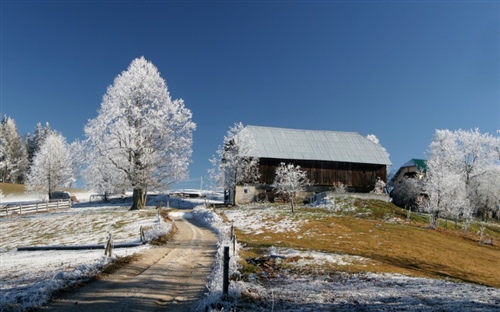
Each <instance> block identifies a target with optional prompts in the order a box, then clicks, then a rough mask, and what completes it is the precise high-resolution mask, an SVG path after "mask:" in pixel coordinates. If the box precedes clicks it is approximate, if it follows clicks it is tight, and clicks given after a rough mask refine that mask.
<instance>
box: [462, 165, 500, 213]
mask: <svg viewBox="0 0 500 312" xmlns="http://www.w3.org/2000/svg"><path fill="white" fill-rule="evenodd" d="M469 189H470V192H471V194H470V195H469V197H470V199H471V203H472V204H473V205H474V206H475V207H477V209H478V212H479V215H480V216H481V218H482V220H483V221H485V222H488V220H489V219H491V218H492V217H497V218H498V216H499V213H500V167H499V166H498V165H496V166H493V167H491V168H489V169H488V170H487V171H486V172H484V173H483V174H481V175H477V176H475V177H473V178H472V179H471V181H470V184H469Z"/></svg>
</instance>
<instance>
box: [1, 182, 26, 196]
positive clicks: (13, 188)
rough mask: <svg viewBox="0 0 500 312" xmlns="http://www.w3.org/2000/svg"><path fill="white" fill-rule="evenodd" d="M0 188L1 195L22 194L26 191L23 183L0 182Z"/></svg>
mask: <svg viewBox="0 0 500 312" xmlns="http://www.w3.org/2000/svg"><path fill="white" fill-rule="evenodd" d="M0 190H2V193H3V195H5V196H7V195H11V194H12V195H22V194H24V192H26V186H25V185H24V184H11V183H0Z"/></svg>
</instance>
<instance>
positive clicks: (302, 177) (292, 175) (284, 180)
mask: <svg viewBox="0 0 500 312" xmlns="http://www.w3.org/2000/svg"><path fill="white" fill-rule="evenodd" d="M309 184H310V183H309V179H308V178H307V172H306V171H303V170H301V169H300V166H299V165H297V166H295V165H294V164H285V163H281V164H280V166H279V167H278V168H276V176H275V177H274V182H273V184H272V185H271V186H272V187H273V188H274V189H275V190H276V193H277V194H282V195H284V196H285V197H286V198H287V199H288V200H290V204H291V205H292V213H294V208H293V207H294V203H295V198H296V196H297V194H298V193H299V192H302V191H303V190H304V189H305V187H306V186H308V185H309Z"/></svg>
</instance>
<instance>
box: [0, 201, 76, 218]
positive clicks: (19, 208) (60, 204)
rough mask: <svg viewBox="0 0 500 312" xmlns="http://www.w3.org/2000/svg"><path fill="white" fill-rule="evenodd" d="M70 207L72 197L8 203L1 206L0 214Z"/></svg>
mask: <svg viewBox="0 0 500 312" xmlns="http://www.w3.org/2000/svg"><path fill="white" fill-rule="evenodd" d="M69 208H71V199H58V200H55V201H48V202H40V203H30V204H20V205H6V206H3V207H0V216H8V215H12V214H25V213H35V212H43V211H49V210H59V209H69Z"/></svg>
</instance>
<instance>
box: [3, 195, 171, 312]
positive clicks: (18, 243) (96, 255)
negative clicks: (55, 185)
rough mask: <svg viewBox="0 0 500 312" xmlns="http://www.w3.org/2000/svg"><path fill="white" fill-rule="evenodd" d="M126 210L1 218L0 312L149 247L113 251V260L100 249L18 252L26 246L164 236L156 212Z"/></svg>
mask: <svg viewBox="0 0 500 312" xmlns="http://www.w3.org/2000/svg"><path fill="white" fill-rule="evenodd" d="M128 209H129V206H102V205H91V204H83V205H76V206H74V208H72V209H70V210H65V211H64V210H63V211H56V212H51V213H40V214H30V215H19V216H11V217H7V218H0V311H22V310H25V309H27V308H30V307H33V306H36V305H39V304H41V303H43V302H45V301H46V300H47V299H48V298H49V297H50V294H51V293H52V292H54V291H57V290H59V289H61V288H64V287H67V286H70V285H72V284H75V283H78V282H80V281H83V280H86V279H88V278H89V277H91V276H93V275H95V274H97V273H98V272H99V271H100V270H101V269H102V268H103V267H104V266H105V265H106V264H107V263H109V262H110V261H112V260H113V259H116V258H117V257H122V256H127V255H131V254H133V253H136V252H139V251H141V250H143V249H144V248H148V246H149V245H141V246H139V247H133V248H115V249H114V250H113V255H112V257H106V256H104V250H103V249H94V250H47V251H17V248H18V247H25V246H47V245H50V246H73V245H94V244H103V243H104V242H106V239H107V236H108V234H112V239H113V242H114V243H115V244H116V243H122V242H132V243H133V242H140V228H141V226H142V227H143V228H144V229H145V238H146V240H151V239H153V238H155V237H157V236H159V235H162V234H166V233H168V232H169V231H170V229H171V224H169V223H165V222H163V221H161V220H160V218H158V215H157V211H156V209H149V210H145V211H128Z"/></svg>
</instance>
